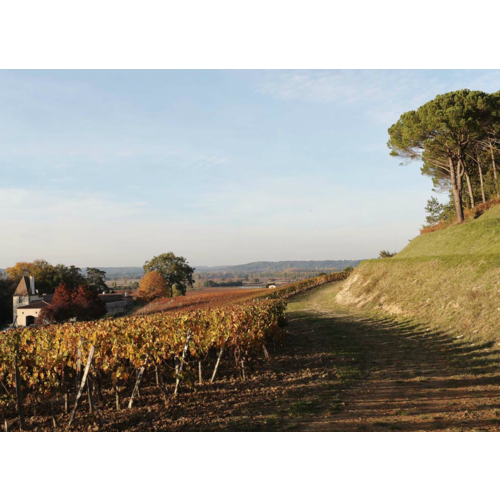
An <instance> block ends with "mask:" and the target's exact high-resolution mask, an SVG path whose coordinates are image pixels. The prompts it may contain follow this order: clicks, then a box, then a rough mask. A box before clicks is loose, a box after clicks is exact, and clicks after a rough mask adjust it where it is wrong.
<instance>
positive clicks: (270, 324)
mask: <svg viewBox="0 0 500 500" xmlns="http://www.w3.org/2000/svg"><path fill="white" fill-rule="evenodd" d="M341 275H342V277H341ZM343 277H344V276H343V274H342V273H336V274H335V275H327V276H320V277H318V278H313V279H310V280H305V281H303V282H299V283H295V284H293V285H290V286H287V287H283V288H280V289H276V290H272V291H271V290H270V291H267V292H266V293H265V294H263V295H262V296H261V297H259V299H257V300H251V301H246V302H241V303H236V304H233V305H231V306H226V307H222V308H213V309H206V310H195V311H190V312H188V313H155V314H151V315H139V316H128V317H124V318H118V319H108V320H101V321H93V322H74V323H71V322H70V323H64V324H55V325H48V326H45V327H40V328H26V329H16V330H11V331H9V332H8V333H7V334H5V335H3V336H1V337H0V409H2V411H4V412H8V411H10V412H11V413H12V411H14V409H15V408H17V411H18V413H19V419H20V423H21V426H23V401H25V402H26V403H27V404H29V405H30V406H36V405H39V406H41V407H43V406H45V407H47V405H50V408H51V410H52V411H53V407H54V405H55V406H57V405H61V404H64V403H63V402H65V405H66V411H67V410H68V398H69V397H71V400H73V399H75V409H76V403H77V401H78V399H79V397H80V395H81V392H82V391H81V389H83V387H84V386H85V384H86V387H87V392H88V393H89V405H93V404H94V402H93V401H92V400H91V399H92V392H94V395H95V394H99V395H100V394H101V389H102V388H109V390H110V391H111V390H114V391H115V394H116V406H117V408H119V405H120V403H119V400H120V394H121V393H123V392H124V391H123V390H124V389H125V388H126V387H127V382H128V381H129V380H131V381H132V382H133V381H134V380H135V381H136V386H135V387H134V392H132V393H131V394H130V392H129V394H130V398H129V405H131V404H132V400H133V397H134V393H135V392H136V389H137V388H138V385H139V382H140V379H141V378H142V377H143V375H144V373H145V372H146V374H147V375H148V376H151V374H154V375H155V376H156V382H157V384H158V386H159V387H160V390H161V391H162V392H163V394H164V396H165V397H167V393H169V395H171V394H172V390H170V389H168V383H169V382H170V381H172V382H173V383H175V392H177V389H178V386H179V383H180V381H181V380H182V378H183V377H184V376H185V375H187V374H189V370H191V371H192V370H194V369H195V367H196V365H197V362H204V363H205V365H207V364H211V365H212V366H213V365H215V369H214V371H213V377H212V379H213V378H214V377H215V373H216V370H217V367H218V366H219V363H220V360H221V357H222V354H223V353H228V352H229V353H231V355H232V356H231V358H232V359H234V360H235V362H236V364H237V365H238V366H241V367H243V370H244V363H245V360H246V359H247V358H248V356H249V354H250V353H252V352H255V351H257V350H262V349H263V350H264V351H265V352H266V353H267V350H266V344H268V343H269V342H270V341H272V342H274V341H275V340H280V339H281V337H282V334H283V332H282V329H281V327H282V326H283V324H284V321H285V309H286V301H285V299H286V298H289V297H291V296H292V295H294V294H296V293H299V292H301V291H304V290H307V289H309V288H312V287H314V286H318V285H320V284H323V283H326V282H329V281H336V280H338V279H343ZM240 364H241V365H240ZM86 365H87V366H86ZM84 367H85V368H86V369H85V370H84ZM79 388H80V389H79ZM169 391H170V392H169ZM73 396H76V398H73Z"/></svg>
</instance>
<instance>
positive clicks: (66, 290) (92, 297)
mask: <svg viewBox="0 0 500 500" xmlns="http://www.w3.org/2000/svg"><path fill="white" fill-rule="evenodd" d="M105 314H106V304H105V303H104V301H103V300H101V299H100V298H99V294H98V293H97V292H96V291H95V290H92V288H90V287H89V286H88V285H80V286H79V287H78V288H77V289H76V290H74V289H72V288H71V287H69V286H68V285H66V284H64V283H61V284H60V285H59V286H58V287H57V288H56V291H55V293H54V296H53V297H52V301H51V303H50V304H49V305H47V306H46V307H45V308H43V309H42V312H41V313H40V316H39V317H38V319H37V324H44V323H62V322H64V321H68V320H70V319H71V318H76V319H77V320H80V321H92V320H95V319H99V318H101V317H102V316H104V315H105Z"/></svg>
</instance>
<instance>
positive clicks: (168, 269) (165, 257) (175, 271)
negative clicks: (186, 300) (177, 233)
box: [144, 252, 194, 297]
mask: <svg viewBox="0 0 500 500" xmlns="http://www.w3.org/2000/svg"><path fill="white" fill-rule="evenodd" d="M151 271H158V272H159V273H160V274H161V275H162V276H163V279H164V280H165V281H166V282H167V286H168V289H169V290H170V296H171V297H172V296H173V293H174V285H177V287H178V288H177V289H178V290H180V292H181V294H182V295H185V294H186V291H187V287H188V286H193V283H194V281H193V273H194V268H193V267H191V266H190V265H189V264H188V263H187V261H186V259H185V257H177V256H176V255H175V254H174V253H173V252H168V253H163V254H161V255H158V256H157V257H153V258H152V259H151V260H149V261H147V262H146V263H145V264H144V272H145V273H149V272H151Z"/></svg>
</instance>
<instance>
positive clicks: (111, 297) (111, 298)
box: [99, 293, 125, 304]
mask: <svg viewBox="0 0 500 500" xmlns="http://www.w3.org/2000/svg"><path fill="white" fill-rule="evenodd" d="M99 298H100V299H101V300H102V301H104V302H105V303H106V304H109V303H111V302H121V301H122V300H125V296H123V295H122V294H121V293H101V294H100V295H99Z"/></svg>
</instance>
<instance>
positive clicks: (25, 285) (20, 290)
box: [14, 276, 31, 297]
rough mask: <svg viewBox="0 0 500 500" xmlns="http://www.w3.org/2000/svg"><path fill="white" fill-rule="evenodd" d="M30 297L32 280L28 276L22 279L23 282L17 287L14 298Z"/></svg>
mask: <svg viewBox="0 0 500 500" xmlns="http://www.w3.org/2000/svg"><path fill="white" fill-rule="evenodd" d="M30 295H31V293H30V279H29V277H28V276H23V277H22V278H21V281H20V282H19V285H17V288H16V291H15V292H14V297H16V296H18V297H19V296H22V297H29V296H30Z"/></svg>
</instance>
